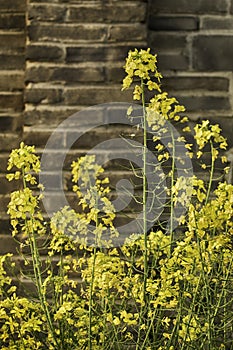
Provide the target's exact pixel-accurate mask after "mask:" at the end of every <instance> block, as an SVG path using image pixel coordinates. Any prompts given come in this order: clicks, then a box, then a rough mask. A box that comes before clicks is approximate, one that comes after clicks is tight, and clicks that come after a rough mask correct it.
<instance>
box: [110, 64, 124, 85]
mask: <svg viewBox="0 0 233 350" xmlns="http://www.w3.org/2000/svg"><path fill="white" fill-rule="evenodd" d="M106 77H107V81H108V82H115V83H122V80H123V78H124V77H125V71H124V69H123V68H122V65H121V66H109V67H106Z"/></svg>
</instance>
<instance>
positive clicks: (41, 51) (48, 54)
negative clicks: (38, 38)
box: [26, 44, 64, 62]
mask: <svg viewBox="0 0 233 350" xmlns="http://www.w3.org/2000/svg"><path fill="white" fill-rule="evenodd" d="M26 58H28V59H29V60H35V61H43V62H49V61H51V60H53V61H58V62H60V61H62V60H63V58H64V50H63V48H62V47H61V46H54V45H53V46H51V45H46V44H44V45H42V44H40V45H37V44H33V45H28V46H27V49H26Z"/></svg>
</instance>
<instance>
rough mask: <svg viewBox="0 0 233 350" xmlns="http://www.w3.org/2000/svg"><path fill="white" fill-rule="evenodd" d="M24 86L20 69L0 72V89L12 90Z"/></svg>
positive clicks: (20, 88)
mask: <svg viewBox="0 0 233 350" xmlns="http://www.w3.org/2000/svg"><path fill="white" fill-rule="evenodd" d="M23 88H24V74H23V72H20V71H14V72H11V71H9V72H1V79H0V90H2V91H12V90H22V89H23Z"/></svg>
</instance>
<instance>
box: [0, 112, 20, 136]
mask: <svg viewBox="0 0 233 350" xmlns="http://www.w3.org/2000/svg"><path fill="white" fill-rule="evenodd" d="M22 122H23V120H22V116H20V115H19V116H13V115H9V114H0V132H6V131H8V132H9V131H16V132H17V131H19V130H21V128H22V124H23V123H22Z"/></svg>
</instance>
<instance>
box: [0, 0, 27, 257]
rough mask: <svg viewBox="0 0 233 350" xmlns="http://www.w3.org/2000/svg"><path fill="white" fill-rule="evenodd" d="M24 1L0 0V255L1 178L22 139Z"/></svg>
mask: <svg viewBox="0 0 233 350" xmlns="http://www.w3.org/2000/svg"><path fill="white" fill-rule="evenodd" d="M25 13H26V0H7V1H5V0H0V229H1V234H2V235H1V245H0V254H1V253H4V252H14V251H15V245H14V242H13V240H12V239H11V237H10V235H9V225H8V219H7V216H6V207H7V203H8V201H9V194H10V191H11V190H12V188H13V187H12V184H9V183H8V182H7V181H6V180H5V174H4V172H5V171H6V165H7V158H8V154H9V150H10V149H11V148H12V147H17V145H18V143H19V140H20V139H21V138H22V128H23V109H24V103H23V95H24V72H25V58H24V55H25V39H26V38H25V36H26V34H25Z"/></svg>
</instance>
